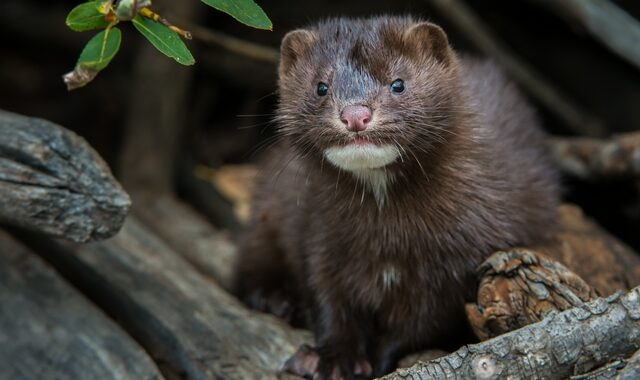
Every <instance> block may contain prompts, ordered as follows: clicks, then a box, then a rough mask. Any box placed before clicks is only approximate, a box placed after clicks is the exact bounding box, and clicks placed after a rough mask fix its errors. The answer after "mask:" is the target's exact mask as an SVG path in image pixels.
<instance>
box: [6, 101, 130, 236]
mask: <svg viewBox="0 0 640 380" xmlns="http://www.w3.org/2000/svg"><path fill="white" fill-rule="evenodd" d="M130 205H131V201H130V200H129V196H128V195H127V194H126V193H125V192H124V190H123V189H122V188H121V187H120V185H119V184H118V182H117V181H116V180H115V179H114V178H113V176H112V175H111V172H110V170H109V168H108V167H107V165H106V164H105V163H104V161H103V160H102V159H101V158H100V156H98V154H97V153H96V152H95V151H94V150H93V149H92V148H91V147H90V146H89V145H88V144H87V143H86V141H84V139H82V138H81V137H79V136H77V135H76V134H75V133H73V132H71V131H68V130H66V129H64V128H62V127H60V126H58V125H55V124H53V123H51V122H48V121H46V120H42V119H36V118H30V117H25V116H20V115H16V114H13V113H8V112H4V111H0V221H2V222H5V223H9V224H14V225H19V226H22V227H26V228H31V229H35V230H38V231H41V232H44V233H47V234H50V235H53V236H60V237H64V238H67V239H70V240H74V241H79V242H86V241H91V240H98V239H104V238H107V237H109V236H112V235H114V234H115V233H116V232H117V231H118V230H119V229H120V227H121V226H122V223H123V221H124V218H125V217H126V215H127V213H128V210H129V206H130Z"/></svg>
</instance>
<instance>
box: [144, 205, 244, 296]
mask: <svg viewBox="0 0 640 380" xmlns="http://www.w3.org/2000/svg"><path fill="white" fill-rule="evenodd" d="M142 202H143V204H142V205H141V207H139V208H137V209H136V210H135V213H134V214H135V215H136V216H137V217H138V218H140V220H141V221H143V222H144V223H145V225H146V226H148V227H149V228H150V229H151V230H153V232H155V234H156V235H157V236H159V237H160V238H161V239H162V240H163V241H165V242H166V243H167V244H168V245H169V246H170V247H171V248H173V249H174V250H175V252H176V253H178V254H180V255H182V257H184V258H185V259H186V260H187V261H188V262H190V263H191V264H192V265H193V266H194V268H196V269H197V270H198V271H199V272H201V273H202V274H204V275H206V276H208V277H209V278H212V279H214V280H216V282H218V284H220V286H222V287H223V288H224V289H226V290H230V289H231V283H232V276H233V262H234V259H235V254H236V247H235V245H234V244H233V243H232V241H231V237H230V236H229V234H228V233H225V232H223V231H220V230H217V229H215V228H214V227H213V226H212V225H211V224H210V223H207V221H206V220H204V218H203V217H202V216H201V215H200V214H199V213H197V212H196V211H195V210H194V209H192V208H191V207H190V206H189V205H187V204H185V203H183V202H180V201H178V200H177V199H175V198H174V197H166V196H151V195H149V196H148V197H146V198H144V200H143V201H142ZM176 220H179V221H180V222H179V223H176V222H175V221H176Z"/></svg>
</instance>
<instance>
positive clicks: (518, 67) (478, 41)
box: [427, 0, 606, 137]
mask: <svg viewBox="0 0 640 380" xmlns="http://www.w3.org/2000/svg"><path fill="white" fill-rule="evenodd" d="M427 2H428V3H430V4H432V5H433V6H434V7H436V8H437V9H438V10H439V11H440V12H442V14H443V15H445V16H446V17H447V18H448V19H449V20H450V21H451V22H452V23H453V24H454V25H455V26H456V27H457V28H458V29H459V30H460V31H461V32H462V33H464V34H465V36H466V37H467V38H468V39H469V41H471V42H472V43H474V44H475V45H476V46H477V47H478V49H480V50H481V51H482V52H484V53H485V54H486V55H487V56H490V57H493V58H495V59H496V61H498V63H500V64H501V65H502V66H503V67H504V68H505V70H507V72H508V73H509V74H510V76H511V77H512V78H513V79H514V80H515V81H517V82H518V83H519V84H520V85H521V86H522V87H524V88H525V89H526V90H527V91H529V92H530V93H531V95H532V96H533V97H534V98H536V99H537V100H538V101H539V102H540V103H542V104H543V105H544V106H545V107H546V108H547V109H549V110H550V111H551V112H553V113H554V114H555V115H556V116H558V117H559V118H560V119H562V120H563V121H564V122H565V123H566V125H567V127H568V128H570V129H571V130H572V131H574V132H576V133H579V134H582V135H587V136H595V137H600V136H604V135H605V134H606V128H605V127H604V125H603V124H602V122H601V121H600V120H598V119H597V118H596V117H595V116H593V115H591V114H590V113H589V112H587V110H585V109H582V108H581V107H580V106H578V105H577V104H575V103H573V102H572V101H571V100H570V99H569V98H567V97H566V96H565V95H564V94H562V93H560V91H559V90H558V89H556V88H554V87H553V86H552V85H551V84H550V83H549V82H547V81H546V80H545V79H544V78H543V77H542V76H541V75H540V74H538V73H537V72H536V71H535V69H534V68H533V67H531V66H529V64H527V63H526V62H524V61H522V60H521V59H519V58H517V57H516V56H515V55H514V53H513V52H511V51H510V50H509V49H508V48H507V47H506V46H504V45H503V44H502V43H501V42H500V41H499V40H498V39H497V38H496V37H495V36H494V35H493V33H492V32H491V31H490V29H489V28H488V27H487V26H486V25H485V24H484V23H483V22H482V20H481V19H480V18H479V17H478V16H477V15H476V14H474V13H473V11H472V10H471V9H469V8H468V7H467V6H466V5H465V4H464V3H462V2H461V1H458V0H427Z"/></svg>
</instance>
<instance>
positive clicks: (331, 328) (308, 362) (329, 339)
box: [284, 294, 372, 380]
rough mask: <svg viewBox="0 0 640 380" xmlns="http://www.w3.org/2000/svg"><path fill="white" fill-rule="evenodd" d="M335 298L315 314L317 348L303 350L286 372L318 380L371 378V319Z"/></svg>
mask: <svg viewBox="0 0 640 380" xmlns="http://www.w3.org/2000/svg"><path fill="white" fill-rule="evenodd" d="M334 296H335V294H334ZM331 298H333V297H332V296H328V297H325V298H324V303H321V304H319V306H318V312H317V313H315V318H316V342H317V347H316V348H310V347H308V346H303V347H301V348H300V349H299V350H298V352H297V353H296V354H295V355H294V356H292V357H291V359H289V360H288V361H287V363H286V364H285V367H284V370H285V371H287V372H291V373H295V374H297V375H299V376H304V377H307V378H313V379H314V380H347V379H354V378H355V377H356V376H358V377H359V378H370V377H371V374H372V367H371V362H370V361H369V358H368V355H367V346H368V343H369V342H368V337H370V335H371V323H370V322H369V318H368V317H367V316H366V315H365V313H362V312H358V311H357V310H354V309H353V308H352V307H351V305H350V304H349V303H348V302H341V300H339V299H337V298H336V299H331Z"/></svg>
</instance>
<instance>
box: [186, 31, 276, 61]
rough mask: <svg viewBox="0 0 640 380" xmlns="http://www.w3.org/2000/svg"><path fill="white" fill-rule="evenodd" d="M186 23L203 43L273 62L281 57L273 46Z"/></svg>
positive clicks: (195, 36) (194, 35)
mask: <svg viewBox="0 0 640 380" xmlns="http://www.w3.org/2000/svg"><path fill="white" fill-rule="evenodd" d="M185 25H187V26H188V29H190V30H191V32H192V34H193V37H194V38H195V39H196V40H199V41H201V42H203V43H207V44H213V45H216V46H220V47H222V48H224V49H226V50H228V51H231V52H233V53H236V54H240V55H243V56H245V57H248V58H252V59H255V60H258V61H263V62H268V63H273V64H276V63H278V60H279V58H280V54H279V53H278V50H277V49H274V48H272V47H269V46H264V45H260V44H256V43H253V42H249V41H245V40H243V39H240V38H237V37H233V36H229V35H227V34H224V33H221V32H217V31H214V30H211V29H207V28H205V27H202V26H198V25H194V24H188V23H186V24H185Z"/></svg>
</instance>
